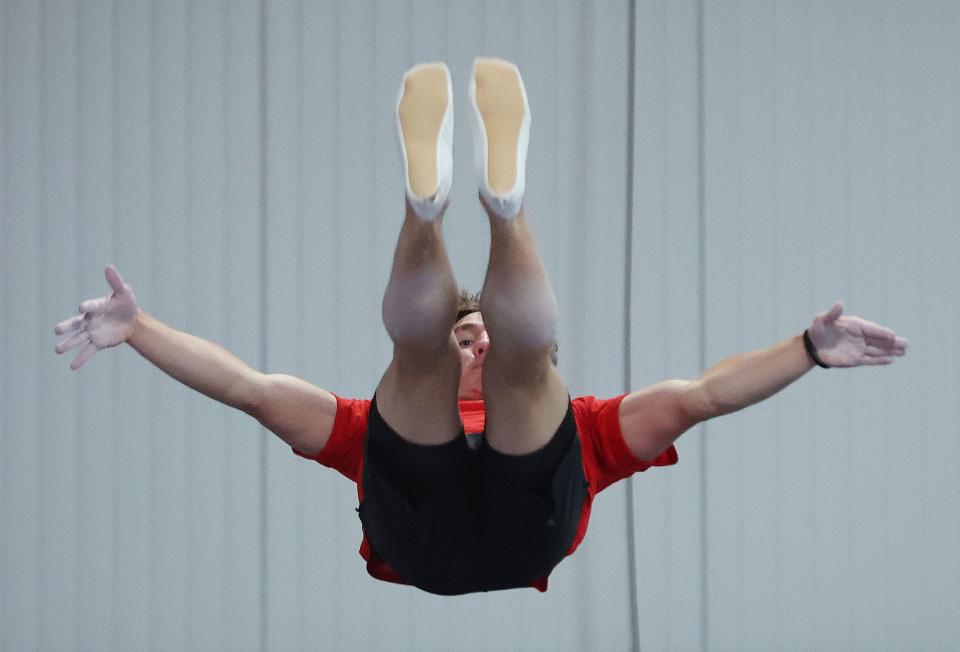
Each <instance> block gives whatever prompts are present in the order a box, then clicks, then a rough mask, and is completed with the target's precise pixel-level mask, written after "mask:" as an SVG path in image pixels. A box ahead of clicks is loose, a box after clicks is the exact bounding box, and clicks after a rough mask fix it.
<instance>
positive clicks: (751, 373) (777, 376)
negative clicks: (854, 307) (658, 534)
mask: <svg viewBox="0 0 960 652" xmlns="http://www.w3.org/2000/svg"><path fill="white" fill-rule="evenodd" d="M809 334H810V340H811V343H812V344H813V347H814V349H815V352H816V354H817V356H818V357H819V358H820V360H821V361H822V362H824V363H825V364H827V365H829V366H831V367H858V366H861V365H887V364H890V363H891V362H892V361H893V359H894V358H895V357H897V356H902V355H904V354H905V353H906V350H907V341H906V340H905V339H904V338H902V337H898V336H897V335H896V334H895V333H894V332H893V331H891V330H890V329H888V328H885V327H883V326H880V325H878V324H875V323H873V322H869V321H867V320H865V319H861V318H860V317H855V316H852V315H851V316H844V315H843V304H841V303H840V302H837V303H836V304H834V306H833V307H832V308H831V309H830V310H828V311H827V312H824V313H822V314H820V315H818V316H817V317H816V319H814V320H813V324H812V325H811V326H810V328H809ZM813 365H814V362H813V360H812V359H811V358H810V356H809V355H808V353H807V351H806V348H805V347H804V342H803V336H802V335H796V336H794V337H791V338H789V339H787V340H784V341H783V342H780V343H779V344H776V345H774V346H771V347H769V348H766V349H761V350H758V351H751V352H748V353H741V354H739V355H735V356H732V357H729V358H726V359H724V360H721V361H720V362H719V363H717V364H716V365H714V366H713V367H711V368H710V369H708V370H707V371H706V372H704V374H703V375H701V376H700V378H697V379H696V380H669V381H665V382H663V383H658V384H656V385H653V386H651V387H648V388H646V389H642V390H639V391H637V392H633V393H631V394H630V395H628V396H627V397H626V398H624V400H623V402H622V403H621V405H620V425H621V428H622V430H623V434H624V438H625V439H626V441H627V445H628V446H629V447H630V449H631V450H632V451H633V452H634V454H636V455H637V457H639V458H640V459H653V458H654V457H656V455H657V454H659V453H660V452H661V451H663V450H664V449H666V448H667V447H668V446H669V445H670V444H671V443H673V441H674V440H675V439H676V438H677V437H679V436H680V435H681V434H683V433H684V432H685V431H686V430H688V429H689V428H691V427H692V426H694V425H696V424H697V423H700V422H701V421H705V420H707V419H710V418H713V417H716V416H720V415H723V414H729V413H731V412H736V411H737V410H742V409H743V408H745V407H747V406H749V405H753V404H754V403H757V402H759V401H762V400H763V399H765V398H768V397H770V396H772V395H773V394H775V393H777V392H779V391H780V390H781V389H783V388H784V387H786V386H787V385H789V384H790V383H792V382H793V381H795V380H797V379H798V378H800V377H801V376H802V375H803V374H805V373H806V372H807V371H809V370H810V369H811V368H812V367H813Z"/></svg>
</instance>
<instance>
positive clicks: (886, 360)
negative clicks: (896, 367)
mask: <svg viewBox="0 0 960 652" xmlns="http://www.w3.org/2000/svg"><path fill="white" fill-rule="evenodd" d="M891 362H893V356H890V355H886V356H880V357H876V358H869V357H865V358H862V359H861V360H860V364H862V365H868V366H871V367H874V366H877V365H885V364H890V363H891Z"/></svg>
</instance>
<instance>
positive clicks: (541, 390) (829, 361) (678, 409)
mask: <svg viewBox="0 0 960 652" xmlns="http://www.w3.org/2000/svg"><path fill="white" fill-rule="evenodd" d="M469 92H470V98H471V102H472V118H473V126H474V147H475V154H476V163H477V172H478V176H479V179H480V189H479V196H480V202H481V204H482V205H483V207H484V209H485V211H486V213H487V215H488V217H489V221H490V257H489V263H488V267H487V273H486V278H485V280H484V283H483V288H482V290H481V292H480V294H479V297H477V296H472V295H469V294H468V293H466V292H465V291H462V290H460V289H459V288H458V286H457V283H456V281H455V280H454V276H453V272H452V270H451V267H450V263H449V260H448V259H447V255H446V251H445V249H444V243H443V237H442V233H441V224H442V220H443V216H444V213H445V211H446V208H447V197H448V193H449V190H450V183H451V176H452V154H451V146H452V133H453V102H452V95H451V82H450V74H449V71H448V69H447V67H446V65H444V64H442V63H431V64H422V65H419V66H416V67H414V68H412V69H411V70H409V71H408V72H407V73H406V75H405V76H404V78H403V82H402V84H401V89H400V96H399V99H398V101H397V106H396V120H397V130H398V135H399V140H400V145H401V151H402V154H403V162H404V172H405V182H406V202H405V206H406V215H405V217H404V221H403V225H402V227H401V229H400V236H399V241H398V243H397V246H396V251H395V253H394V259H393V267H392V270H391V273H390V279H389V281H388V283H387V288H386V292H385V294H384V297H383V323H384V325H385V326H386V329H387V333H388V334H389V335H390V338H391V339H392V341H393V344H394V349H393V359H392V360H391V362H390V364H389V366H388V367H387V369H386V372H385V373H384V375H383V377H382V379H381V380H380V383H379V385H378V386H377V388H376V391H375V393H374V395H373V397H372V399H370V400H366V399H364V400H358V399H348V398H343V397H341V396H338V395H335V394H333V393H331V392H329V391H327V390H324V389H320V388H319V387H315V386H313V385H311V384H310V383H307V382H305V381H303V380H301V379H298V378H295V377H293V376H289V375H286V374H266V373H261V372H259V371H256V370H254V369H251V368H250V367H249V366H247V365H246V364H244V363H243V362H241V361H240V360H238V359H237V358H236V357H234V356H233V355H232V354H230V353H229V352H227V351H226V350H225V349H223V348H222V347H220V346H218V345H215V344H213V343H211V342H207V341H205V340H202V339H200V338H197V337H194V336H192V335H189V334H187V333H184V332H180V331H177V330H174V329H172V328H170V327H168V326H166V325H164V324H163V323H161V322H160V321H158V320H157V319H155V318H154V317H152V316H151V315H149V314H147V313H146V312H144V311H143V310H141V309H140V308H139V307H138V305H137V301H136V298H135V297H134V293H133V291H132V289H131V288H130V286H129V285H126V284H125V283H124V281H123V280H122V278H121V276H120V274H119V272H118V271H117V270H116V268H115V267H113V266H112V265H111V266H109V267H107V269H106V272H105V275H106V280H107V282H108V283H109V285H110V287H111V288H112V290H113V292H112V294H111V295H109V296H105V297H102V298H98V299H91V300H87V301H84V302H83V303H81V304H80V314H79V315H77V316H75V317H72V318H70V319H67V320H65V321H63V322H61V323H60V324H58V325H57V326H56V328H55V333H56V334H57V335H64V334H69V337H68V338H67V339H65V340H63V341H62V342H60V343H59V344H58V345H57V346H56V349H55V350H56V352H57V353H64V352H66V351H69V350H71V349H74V348H76V347H79V346H83V348H82V349H81V350H80V353H79V354H78V355H77V357H76V359H75V360H74V361H73V363H72V364H71V365H70V366H71V368H73V369H79V368H80V367H81V366H82V365H83V364H84V363H85V362H86V361H87V360H88V359H89V358H90V356H91V355H93V354H94V353H95V352H96V351H98V350H100V349H104V348H108V347H112V346H117V345H119V344H121V343H123V342H128V343H129V344H130V345H131V346H132V347H133V348H134V349H136V351H138V352H139V353H140V354H141V355H142V356H143V357H145V358H146V359H147V360H149V361H150V362H152V363H153V364H154V365H156V366H157V367H159V368H160V369H162V370H163V371H164V372H166V373H167V374H169V375H170V376H172V377H173V378H175V379H177V380H179V381H180V382H182V383H184V384H186V385H187V386H189V387H191V388H193V389H195V390H197V391H199V392H202V393H204V394H206V395H207V396H209V397H211V398H213V399H216V400H217V401H220V402H222V403H225V404H226V405H229V406H231V407H234V408H237V409H239V410H243V411H244V412H246V413H247V414H249V415H251V416H252V417H254V418H256V419H257V420H258V421H259V422H260V423H262V424H263V425H264V426H265V427H266V428H267V429H269V430H270V431H272V432H273V433H275V434H276V435H277V436H278V437H280V439H282V440H283V441H284V442H286V443H287V444H288V445H290V446H291V448H292V449H293V451H294V452H295V453H296V454H297V455H300V456H302V457H305V458H308V459H311V460H315V461H317V462H319V463H320V464H323V465H325V466H328V467H331V468H333V469H336V470H338V471H340V473H342V474H343V475H345V476H346V477H348V478H349V479H350V480H352V481H354V482H356V484H357V490H358V494H359V509H358V512H359V516H360V520H361V525H362V531H363V539H362V543H361V547H360V553H361V555H362V556H363V558H364V559H365V560H366V563H367V570H368V572H369V573H370V574H371V575H372V576H374V577H375V578H378V579H381V580H386V581H392V582H398V583H402V584H409V585H413V586H416V587H419V588H420V589H422V590H424V591H428V592H431V593H436V594H441V595H456V594H462V593H470V592H475V591H491V590H499V589H510V588H518V587H534V588H537V589H539V590H541V591H545V590H546V589H547V577H548V576H549V574H550V572H551V571H552V570H553V568H554V567H555V566H556V565H557V564H558V563H559V562H560V561H561V560H562V559H563V558H564V557H566V556H567V555H570V554H571V553H573V551H574V550H575V549H576V548H577V546H578V545H579V544H580V542H581V541H582V540H583V538H584V535H585V534H586V529H587V523H588V520H589V516H590V508H591V504H592V501H593V499H594V496H596V494H597V493H598V492H600V491H601V490H603V489H604V488H606V487H608V486H610V485H611V484H613V483H614V482H616V481H618V480H621V479H623V478H626V477H628V476H630V475H631V474H633V473H635V472H638V471H644V470H646V469H648V468H650V467H651V466H666V465H671V464H675V463H676V462H677V452H676V449H675V448H674V446H673V442H674V440H676V439H677V437H679V436H680V435H681V434H682V433H683V432H685V431H686V430H688V429H690V428H691V427H693V426H695V425H696V424H698V423H700V422H702V421H705V420H707V419H710V418H713V417H717V416H720V415H723V414H728V413H731V412H735V411H737V410H740V409H743V408H745V407H747V406H748V405H751V404H753V403H756V402H758V401H761V400H763V399H765V398H767V397H769V396H771V395H773V394H775V393H776V392H778V391H780V390H781V389H783V388H784V387H786V386H787V385H789V384H790V383H792V382H793V381H795V380H797V379H798V378H799V377H800V376H802V375H803V374H805V373H806V372H807V371H809V370H810V369H811V368H812V367H813V366H814V364H818V365H819V366H821V367H828V366H829V367H856V366H860V365H886V364H890V363H891V362H892V361H893V360H894V358H895V357H896V356H902V355H904V353H905V352H906V347H907V342H906V340H905V339H903V338H902V337H898V336H897V335H895V334H894V333H893V332H892V331H891V330H889V329H887V328H884V327H882V326H879V325H877V324H874V323H872V322H869V321H866V320H864V319H861V318H859V317H854V316H847V315H843V306H842V304H841V303H839V302H837V303H836V304H835V305H834V306H833V307H831V308H830V309H829V310H827V311H826V312H824V313H822V314H820V315H817V316H816V318H815V319H814V320H813V322H812V324H811V325H810V327H809V328H808V329H807V330H805V331H804V332H803V334H798V335H794V336H792V337H790V338H788V339H786V340H784V341H783V342H781V343H779V344H776V345H774V346H771V347H769V348H766V349H762V350H757V351H752V352H748V353H743V354H740V355H735V356H732V357H729V358H726V359H724V360H722V361H721V362H719V363H718V364H716V365H715V366H713V367H712V368H710V369H709V370H707V371H706V372H704V373H703V374H702V375H701V376H700V377H699V378H697V379H695V380H667V381H664V382H661V383H657V384H655V385H652V386H650V387H646V388H644V389H640V390H637V391H633V392H630V393H627V394H625V395H622V396H618V397H615V398H609V399H604V400H599V399H597V398H595V397H593V396H583V397H577V398H573V399H571V398H570V395H569V393H568V391H567V388H566V385H565V384H564V381H563V379H562V378H561V376H560V373H559V371H558V370H557V366H556V360H557V357H556V355H557V343H556V327H557V304H556V299H555V298H554V294H553V290H552V289H551V287H550V282H549V280H548V278H547V273H546V270H545V268H544V266H543V262H542V261H541V259H540V256H539V254H538V251H537V248H536V245H535V243H534V239H533V235H532V232H531V230H530V227H529V225H528V223H527V219H526V217H525V215H524V209H523V197H524V177H525V166H526V154H527V144H528V134H529V126H530V111H529V107H528V103H527V96H526V91H525V89H524V85H523V81H522V79H521V77H520V73H519V70H518V69H517V67H516V66H515V65H513V64H511V63H509V62H506V61H502V60H498V59H477V60H476V62H475V63H474V67H473V75H472V79H471V81H470V86H469Z"/></svg>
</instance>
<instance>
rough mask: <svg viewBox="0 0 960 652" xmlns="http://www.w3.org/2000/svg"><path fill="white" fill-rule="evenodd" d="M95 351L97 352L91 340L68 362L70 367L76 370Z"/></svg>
mask: <svg viewBox="0 0 960 652" xmlns="http://www.w3.org/2000/svg"><path fill="white" fill-rule="evenodd" d="M96 352H97V347H96V345H95V344H94V343H93V342H90V343H89V344H87V345H86V346H85V347H83V350H82V351H80V354H79V355H78V356H77V357H76V358H74V359H73V362H71V363H70V368H71V369H73V370H74V371H76V370H77V369H79V368H80V367H82V366H83V365H84V363H85V362H86V361H87V360H89V359H90V356H92V355H93V354H94V353H96Z"/></svg>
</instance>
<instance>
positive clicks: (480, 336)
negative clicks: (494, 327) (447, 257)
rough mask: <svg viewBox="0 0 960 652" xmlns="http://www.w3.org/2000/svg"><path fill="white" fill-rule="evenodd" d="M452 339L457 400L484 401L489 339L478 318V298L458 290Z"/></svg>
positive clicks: (479, 316) (475, 295) (481, 318)
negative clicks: (457, 372) (457, 362)
mask: <svg viewBox="0 0 960 652" xmlns="http://www.w3.org/2000/svg"><path fill="white" fill-rule="evenodd" d="M453 338H454V340H456V342H457V348H458V349H459V350H460V398H462V399H478V398H483V385H482V381H483V361H484V360H485V359H486V357H487V349H488V348H489V347H490V337H489V336H488V335H487V329H486V327H485V326H484V325H483V315H481V314H480V296H479V295H477V294H471V293H470V292H467V291H466V290H464V289H461V290H460V297H459V300H458V302H457V321H456V323H455V324H454V325H453Z"/></svg>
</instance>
